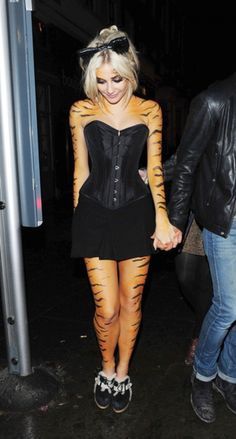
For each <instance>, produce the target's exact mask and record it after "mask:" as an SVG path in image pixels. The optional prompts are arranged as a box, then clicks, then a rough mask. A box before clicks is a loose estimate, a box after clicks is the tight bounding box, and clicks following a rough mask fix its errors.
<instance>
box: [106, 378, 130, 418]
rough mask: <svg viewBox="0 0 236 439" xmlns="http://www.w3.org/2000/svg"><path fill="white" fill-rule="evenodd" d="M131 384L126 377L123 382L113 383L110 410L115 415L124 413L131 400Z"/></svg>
mask: <svg viewBox="0 0 236 439" xmlns="http://www.w3.org/2000/svg"><path fill="white" fill-rule="evenodd" d="M131 387H132V383H131V382H130V377H129V376H128V375H127V376H126V377H125V379H124V380H123V381H116V380H115V381H114V386H113V395H112V401H111V403H112V408H113V410H114V412H116V413H122V412H124V411H125V410H126V409H127V407H128V405H129V403H130V401H131V398H132V389H131Z"/></svg>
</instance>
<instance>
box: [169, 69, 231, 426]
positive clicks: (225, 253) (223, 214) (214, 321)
mask: <svg viewBox="0 0 236 439" xmlns="http://www.w3.org/2000/svg"><path fill="white" fill-rule="evenodd" d="M190 209H191V210H192V211H193V213H194V216H195V218H196V220H197V222H198V223H199V224H200V225H201V226H202V227H203V239H204V247H205V251H206V254H207V257H208V261H209V265H210V270H211V276H212V281H213V290H214V296H213V300H212V305H211V306H210V309H209V311H208V313H207V315H206V317H205V319H204V322H203V325H202V329H201V333H200V337H199V342H198V345H197V349H196V353H195V359H194V370H193V374H192V378H191V381H192V394H191V403H192V406H193V409H194V411H195V413H196V414H197V416H198V417H199V418H200V419H201V420H202V421H204V422H208V423H210V422H213V421H214V420H215V407H214V400H213V391H212V388H215V389H216V390H218V391H219V392H220V393H221V394H222V396H223V397H224V399H225V401H226V404H227V407H228V408H229V409H230V410H231V411H232V412H233V413H235V414H236V326H235V321H236V73H234V74H232V75H231V76H230V77H228V78H226V79H225V80H223V81H217V82H215V83H214V84H212V85H211V86H210V87H208V89H206V90H204V91H203V92H201V93H200V94H199V95H197V96H196V97H195V98H194V99H193V101H192V102H191V105H190V111H189V115H188V118H187V122H186V125H185V129H184V132H183V136H182V139H181V142H180V145H179V147H178V150H177V163H176V167H175V172H174V178H173V183H172V189H171V196H170V203H169V218H170V220H171V222H172V224H173V225H174V226H176V227H177V228H178V229H180V230H181V231H184V228H185V225H186V223H187V218H188V214H189V210H190Z"/></svg>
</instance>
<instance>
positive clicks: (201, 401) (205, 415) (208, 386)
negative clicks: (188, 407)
mask: <svg viewBox="0 0 236 439" xmlns="http://www.w3.org/2000/svg"><path fill="white" fill-rule="evenodd" d="M191 382H192V393H191V404H192V407H193V410H194V412H195V413H196V415H197V416H198V417H199V418H200V419H201V421H203V422H207V423H208V424H210V423H211V422H214V421H215V419H216V415H215V407H214V401H213V390H212V381H208V382H205V381H200V380H198V379H197V378H196V377H195V374H192V377H191Z"/></svg>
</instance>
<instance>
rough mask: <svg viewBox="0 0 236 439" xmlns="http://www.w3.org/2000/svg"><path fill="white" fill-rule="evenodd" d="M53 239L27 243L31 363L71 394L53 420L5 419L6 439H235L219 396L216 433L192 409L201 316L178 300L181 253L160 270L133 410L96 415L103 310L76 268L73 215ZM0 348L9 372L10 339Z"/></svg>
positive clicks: (161, 258) (153, 275)
mask: <svg viewBox="0 0 236 439" xmlns="http://www.w3.org/2000/svg"><path fill="white" fill-rule="evenodd" d="M46 229H47V230H46V232H45V231H44V232H42V233H41V232H40V231H35V232H34V231H31V232H30V234H31V238H30V236H28V238H29V239H28V238H27V239H25V241H24V259H25V276H26V286H27V304H28V316H29V331H30V340H31V354H32V363H33V365H35V366H39V365H45V366H46V367H49V368H51V369H52V370H53V371H54V372H55V373H56V374H57V375H58V377H59V379H60V381H61V382H62V384H63V386H62V390H61V391H60V393H59V394H58V395H57V397H56V398H55V401H52V402H51V403H50V404H49V407H48V408H44V411H42V410H37V411H32V412H30V413H23V414H20V413H1V416H0V439H235V437H236V433H235V432H236V416H235V415H234V414H233V413H231V412H230V411H229V410H228V409H227V408H226V406H225V403H224V401H223V400H222V398H221V397H220V395H218V394H216V395H215V400H216V409H217V420H216V422H215V423H214V424H211V425H207V424H204V423H202V422H201V421H200V420H199V419H198V418H197V417H196V415H195V414H194V413H193V410H192V408H191V405H190V401H189V396H190V374H191V368H189V367H187V366H185V364H184V355H185V352H186V348H187V345H188V342H189V339H190V337H191V328H192V326H193V315H192V313H191V311H190V310H189V308H188V306H187V305H186V303H185V301H184V300H183V298H182V296H181V294H180V292H179V289H178V286H177V282H176V277H175V273H174V264H173V254H172V253H169V254H167V253H160V254H159V255H156V256H155V257H153V260H152V265H151V269H150V273H149V278H148V282H147V285H146V289H145V294H144V300H143V323H142V327H141V330H140V334H139V339H138V343H137V346H136V350H135V353H134V356H133V360H132V363H131V368H130V375H131V377H132V381H133V400H132V402H131V404H130V407H129V408H128V410H127V411H126V412H125V413H123V414H115V413H113V412H112V411H111V410H110V409H107V410H104V411H102V410H99V409H98V408H97V407H96V406H95V404H94V401H93V393H92V391H93V383H94V376H95V375H96V373H97V371H98V370H99V368H100V356H99V351H98V347H97V342H96V338H95V334H94V331H93V327H92V318H93V310H94V307H93V301H92V295H91V292H90V288H89V284H88V281H87V276H86V273H85V269H84V265H83V261H82V260H79V261H77V263H75V262H73V261H72V260H71V258H70V215H69V214H68V215H67V216H63V213H62V214H61V215H59V216H58V215H57V220H56V221H55V220H53V219H51V223H50V224H49V226H48V228H47V227H46ZM34 233H35V235H34ZM37 233H38V236H39V239H38V240H37V239H36V238H35V237H36V234H37ZM30 234H28V235H30ZM40 234H41V235H40ZM26 235H27V233H26ZM33 235H34V237H33ZM0 341H1V346H2V356H1V362H2V364H0V365H1V366H4V367H5V364H4V362H5V360H4V358H5V357H4V337H3V336H2V337H1V340H0Z"/></svg>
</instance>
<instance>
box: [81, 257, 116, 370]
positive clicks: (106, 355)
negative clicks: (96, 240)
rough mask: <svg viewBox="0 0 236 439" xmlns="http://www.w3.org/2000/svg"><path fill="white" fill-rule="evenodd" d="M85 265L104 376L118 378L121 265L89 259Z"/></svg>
mask: <svg viewBox="0 0 236 439" xmlns="http://www.w3.org/2000/svg"><path fill="white" fill-rule="evenodd" d="M85 264H86V268H87V273H88V277H89V281H90V285H91V289H92V292H93V297H94V303H95V315H94V328H95V331H96V335H97V340H98V344H99V348H100V352H101V355H102V364H103V372H104V373H105V375H106V376H107V377H110V376H111V375H113V374H114V371H115V358H114V352H115V348H116V346H117V341H118V336H119V330H120V328H119V310H120V300H119V287H118V272H117V262H116V261H110V260H100V259H99V258H86V259H85Z"/></svg>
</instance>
